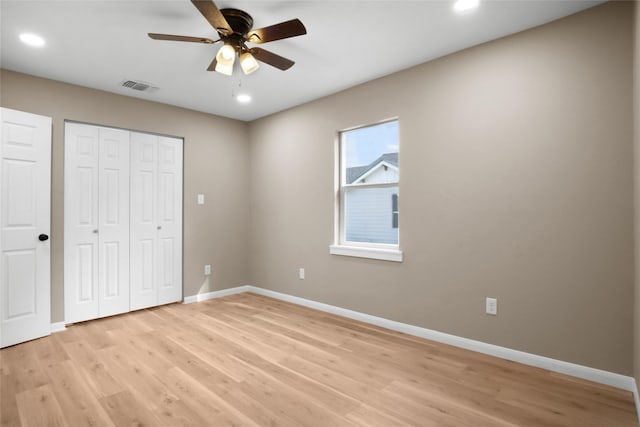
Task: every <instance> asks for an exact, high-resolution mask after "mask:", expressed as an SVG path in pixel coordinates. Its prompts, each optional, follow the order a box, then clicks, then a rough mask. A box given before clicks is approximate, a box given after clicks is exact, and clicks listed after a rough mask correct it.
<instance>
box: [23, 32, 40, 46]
mask: <svg viewBox="0 0 640 427" xmlns="http://www.w3.org/2000/svg"><path fill="white" fill-rule="evenodd" d="M20 40H22V43H25V44H28V45H29V46H34V47H41V46H44V39H43V38H42V37H40V36H37V35H35V34H29V33H23V34H20Z"/></svg>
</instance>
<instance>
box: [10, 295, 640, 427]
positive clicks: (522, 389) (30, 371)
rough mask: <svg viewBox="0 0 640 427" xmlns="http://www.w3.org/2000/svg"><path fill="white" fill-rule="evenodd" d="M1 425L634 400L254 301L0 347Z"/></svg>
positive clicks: (579, 411) (531, 417)
mask: <svg viewBox="0 0 640 427" xmlns="http://www.w3.org/2000/svg"><path fill="white" fill-rule="evenodd" d="M0 374H1V384H0V386H1V387H2V388H1V389H0V393H1V396H0V397H1V406H0V411H1V416H0V419H1V421H2V425H3V426H4V425H8V426H57V425H62V426H71V427H78V426H132V425H137V426H142V425H144V426H182V425H193V426H226V425H234V426H323V427H325V426H397V425H413V426H470V427H480V426H503V427H507V426H532V427H542V426H579V427H588V426H593V427H607V426H611V427H625V426H637V423H636V415H635V412H634V404H633V398H632V395H631V393H628V392H624V391H621V390H618V389H615V388H611V387H607V386H603V385H599V384H595V383H591V382H588V381H583V380H579V379H576V378H572V377H567V376H564V375H560V374H556V373H552V372H548V371H544V370H541V369H537V368H532V367H528V366H523V365H520V364H517V363H513V362H508V361H504V360H501V359H496V358H493V357H490V356H486V355H482V354H479V353H474V352H470V351H466V350H462V349H458V348H455V347H451V346H447V345H443V344H438V343H434V342H431V341H427V340H423V339H420V338H416V337H412V336H408V335H404V334H400V333H396V332H392V331H388V330H385V329H382V328H378V327H374V326H371V325H367V324H364V323H360V322H356V321H353V320H349V319H345V318H341V317H338V316H333V315H329V314H326V313H322V312H318V311H315V310H311V309H308V308H304V307H299V306H296V305H293V304H289V303H285V302H281V301H277V300H273V299H270V298H266V297H262V296H258V295H255V294H239V295H234V296H229V297H225V298H221V299H217V300H211V301H207V302H201V303H197V304H190V305H182V304H172V305H167V306H163V307H156V308H153V309H148V310H142V311H137V312H134V313H129V314H126V315H121V316H116V317H110V318H106V319H100V320H95V321H91V322H85V323H81V324H77V325H73V326H70V327H69V328H68V329H67V330H66V331H64V332H60V333H56V334H53V335H51V336H50V337H45V338H42V339H38V340H34V341H31V342H28V343H24V344H20V345H16V346H13V347H10V348H7V349H3V350H1V351H0Z"/></svg>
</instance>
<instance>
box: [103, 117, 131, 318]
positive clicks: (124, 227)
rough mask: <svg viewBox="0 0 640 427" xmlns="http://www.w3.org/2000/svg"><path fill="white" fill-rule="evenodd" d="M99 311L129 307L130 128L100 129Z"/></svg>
mask: <svg viewBox="0 0 640 427" xmlns="http://www.w3.org/2000/svg"><path fill="white" fill-rule="evenodd" d="M98 183H99V190H98V258H99V259H98V277H99V278H98V290H99V297H98V298H99V302H98V313H99V315H100V316H101V317H102V316H111V315H114V314H119V313H126V312H127V311H129V132H128V131H124V130H120V129H105V128H101V129H100V177H99V179H98Z"/></svg>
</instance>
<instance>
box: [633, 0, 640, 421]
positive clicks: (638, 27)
mask: <svg viewBox="0 0 640 427" xmlns="http://www.w3.org/2000/svg"><path fill="white" fill-rule="evenodd" d="M634 6H635V13H634V20H633V23H634V49H633V54H634V55H633V57H634V64H633V65H634V67H633V83H634V91H633V96H634V99H633V101H634V102H633V118H634V121H633V122H634V172H635V188H634V196H635V267H636V275H635V298H634V329H633V343H634V351H633V373H634V375H635V378H636V385H637V386H640V5H639V4H638V2H637V1H636V2H634ZM638 410H639V411H640V408H638Z"/></svg>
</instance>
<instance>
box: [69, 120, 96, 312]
mask: <svg viewBox="0 0 640 427" xmlns="http://www.w3.org/2000/svg"><path fill="white" fill-rule="evenodd" d="M64 133H65V136H64V318H65V322H67V323H73V322H80V321H83V320H87V319H93V318H96V317H98V268H97V266H98V265H97V260H98V191H97V190H98V177H99V171H98V161H99V157H100V132H99V130H98V128H97V127H93V126H85V125H82V124H77V123H66V124H65V127H64Z"/></svg>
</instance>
